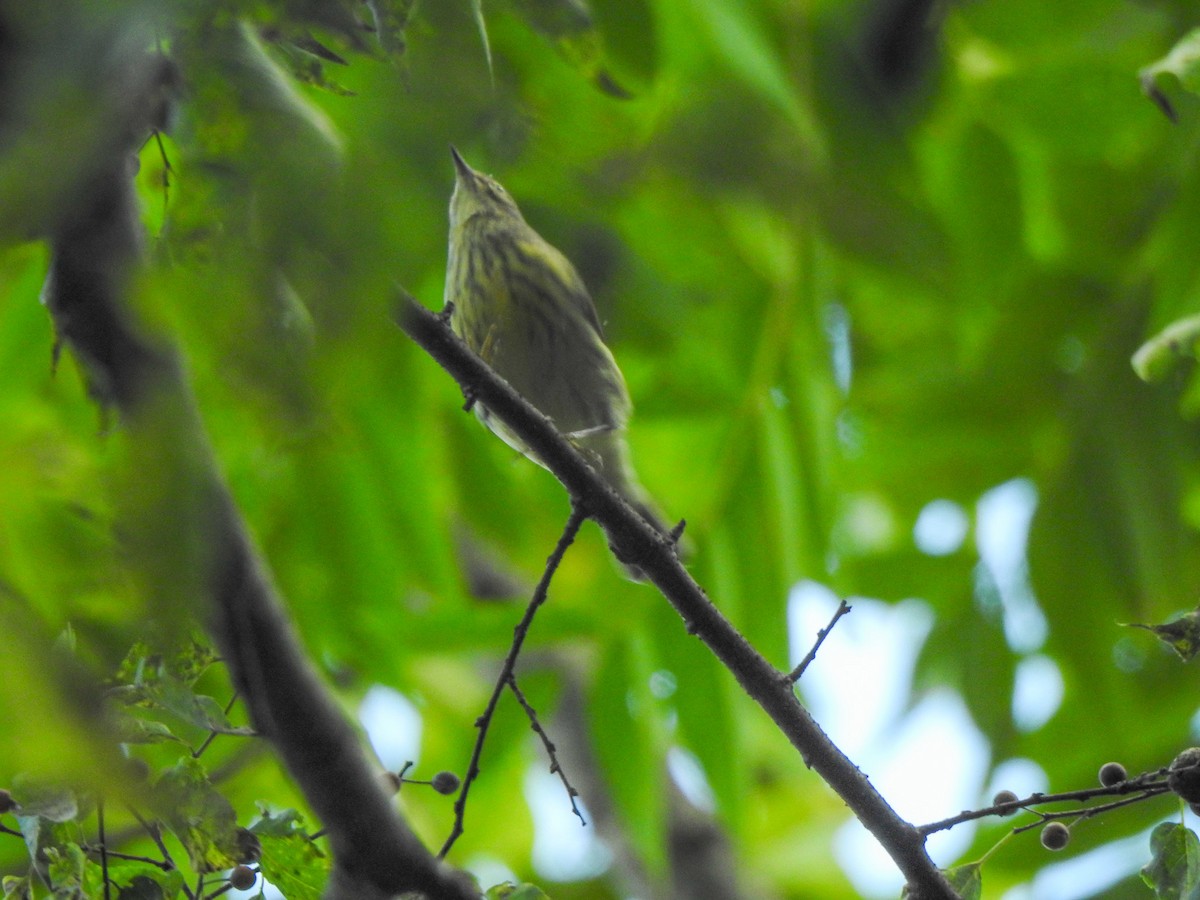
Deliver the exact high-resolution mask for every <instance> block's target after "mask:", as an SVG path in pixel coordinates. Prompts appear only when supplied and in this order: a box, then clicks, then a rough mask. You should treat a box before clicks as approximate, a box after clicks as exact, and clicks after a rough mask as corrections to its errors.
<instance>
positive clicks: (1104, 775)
mask: <svg viewBox="0 0 1200 900" xmlns="http://www.w3.org/2000/svg"><path fill="white" fill-rule="evenodd" d="M1128 779H1129V773H1128V772H1126V771H1125V767H1124V766H1123V765H1121V764H1120V763H1119V762H1108V763H1105V764H1104V765H1102V766H1101V767H1100V783H1101V784H1102V785H1104V787H1112V786H1113V785H1114V784H1120V783H1121V782H1122V781H1126V780H1128Z"/></svg>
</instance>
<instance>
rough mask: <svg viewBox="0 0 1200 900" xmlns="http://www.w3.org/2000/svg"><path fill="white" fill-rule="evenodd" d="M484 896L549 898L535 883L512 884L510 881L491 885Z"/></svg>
mask: <svg viewBox="0 0 1200 900" xmlns="http://www.w3.org/2000/svg"><path fill="white" fill-rule="evenodd" d="M484 896H485V897H487V900H550V896H549V894H547V893H546V892H545V891H543V890H542V889H541V888H540V887H538V886H537V885H536V884H513V883H512V882H510V881H506V882H504V883H503V884H497V885H493V886H492V887H491V888H489V889H488V892H487V893H486V894H484Z"/></svg>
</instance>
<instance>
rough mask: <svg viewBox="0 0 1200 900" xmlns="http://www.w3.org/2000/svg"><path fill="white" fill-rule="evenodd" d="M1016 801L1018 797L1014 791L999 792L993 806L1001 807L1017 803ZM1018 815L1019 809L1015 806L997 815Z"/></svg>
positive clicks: (993, 799)
mask: <svg viewBox="0 0 1200 900" xmlns="http://www.w3.org/2000/svg"><path fill="white" fill-rule="evenodd" d="M1016 801H1017V795H1016V794H1014V793H1013V792H1012V791H997V792H996V796H995V797H993V798H992V806H1000V805H1001V804H1004V803H1015V802H1016ZM1016 813H1017V807H1015V806H1014V807H1013V808H1012V809H1006V810H1004V811H1003V812H1000V813H997V815H1000V816H1013V815H1016Z"/></svg>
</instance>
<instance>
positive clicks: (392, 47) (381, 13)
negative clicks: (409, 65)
mask: <svg viewBox="0 0 1200 900" xmlns="http://www.w3.org/2000/svg"><path fill="white" fill-rule="evenodd" d="M366 4H367V8H368V9H369V10H371V19H372V22H373V23H374V25H375V38H376V40H378V41H379V46H380V47H381V48H383V52H384V53H386V54H387V55H388V56H390V57H391V58H392V59H393V60H398V59H400V58H401V57H403V55H404V51H405V49H406V47H407V45H408V42H407V40H406V38H405V31H406V30H407V28H408V20H409V17H410V16H411V15H412V11H413V7H414V6H416V0H366Z"/></svg>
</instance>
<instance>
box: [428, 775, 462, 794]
mask: <svg viewBox="0 0 1200 900" xmlns="http://www.w3.org/2000/svg"><path fill="white" fill-rule="evenodd" d="M429 784H430V785H431V786H432V787H433V789H434V790H435V791H437V792H438V793H439V794H445V795H446V796H449V795H451V794H453V793H454V792H455V791H457V790H458V786H459V784H461V782H460V781H459V780H458V776H457V775H455V774H454V773H453V772H438V773H437V774H436V775H434V776H433V780H432V781H430V782H429Z"/></svg>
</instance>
